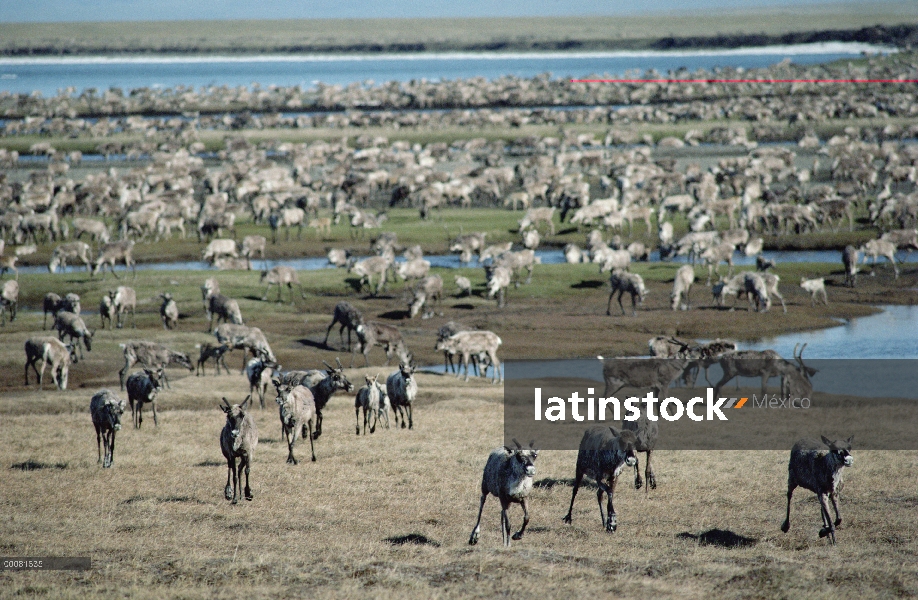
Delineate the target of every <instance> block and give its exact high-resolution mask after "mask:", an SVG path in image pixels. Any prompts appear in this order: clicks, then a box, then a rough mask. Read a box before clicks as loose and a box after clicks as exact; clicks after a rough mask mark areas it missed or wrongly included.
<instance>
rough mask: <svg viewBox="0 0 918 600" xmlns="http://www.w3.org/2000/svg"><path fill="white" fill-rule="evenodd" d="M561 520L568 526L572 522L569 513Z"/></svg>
mask: <svg viewBox="0 0 918 600" xmlns="http://www.w3.org/2000/svg"><path fill="white" fill-rule="evenodd" d="M561 520H562V521H563V522H565V523H567V524H568V525H570V524H571V522H572V519H571V513H567V514H566V515H565V516H563V517H561Z"/></svg>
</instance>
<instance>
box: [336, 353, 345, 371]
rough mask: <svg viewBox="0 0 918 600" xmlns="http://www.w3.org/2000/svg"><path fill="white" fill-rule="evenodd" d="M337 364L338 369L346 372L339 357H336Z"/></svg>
mask: <svg viewBox="0 0 918 600" xmlns="http://www.w3.org/2000/svg"><path fill="white" fill-rule="evenodd" d="M335 362H336V363H338V368H339V369H341V370H342V371H343V370H344V366H343V365H342V364H341V359H340V358H338V357H337V356H336V357H335Z"/></svg>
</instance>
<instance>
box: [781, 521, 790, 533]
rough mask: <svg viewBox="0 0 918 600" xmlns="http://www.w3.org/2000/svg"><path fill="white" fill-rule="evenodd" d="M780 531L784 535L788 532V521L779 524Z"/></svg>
mask: <svg viewBox="0 0 918 600" xmlns="http://www.w3.org/2000/svg"><path fill="white" fill-rule="evenodd" d="M781 531H783V532H784V533H787V532H788V531H790V521H784V523H782V524H781Z"/></svg>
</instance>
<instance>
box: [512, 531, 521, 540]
mask: <svg viewBox="0 0 918 600" xmlns="http://www.w3.org/2000/svg"><path fill="white" fill-rule="evenodd" d="M513 539H514V540H516V541H520V540H521V539H523V534H522V533H520V532H519V531H517V532H516V533H514V534H513Z"/></svg>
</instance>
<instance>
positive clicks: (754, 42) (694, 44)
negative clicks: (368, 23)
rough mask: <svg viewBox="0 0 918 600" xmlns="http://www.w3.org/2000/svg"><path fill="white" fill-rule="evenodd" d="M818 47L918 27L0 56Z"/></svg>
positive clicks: (909, 32) (54, 50) (898, 41)
mask: <svg viewBox="0 0 918 600" xmlns="http://www.w3.org/2000/svg"><path fill="white" fill-rule="evenodd" d="M818 42H860V43H867V44H877V45H886V46H896V47H900V48H908V47H912V46H916V45H918V24H914V23H903V24H900V25H874V26H871V27H862V28H859V29H830V30H819V31H801V32H792V33H783V34H775V35H770V34H765V33H761V34H717V35H713V36H694V37H663V38H642V39H626V40H621V39H608V40H576V39H564V40H533V41H526V40H518V39H514V40H500V39H498V40H493V41H490V42H486V43H472V44H452V43H449V42H413V43H390V44H373V43H360V44H290V45H284V44H276V45H270V46H254V45H252V46H226V47H215V48H211V49H207V50H203V49H201V48H200V47H198V46H196V45H194V44H188V45H167V46H159V47H155V48H154V47H147V48H123V47H115V46H93V47H86V46H57V45H48V44H45V45H40V46H18V47H8V48H2V49H0V56H8V57H39V56H96V55H111V54H123V55H140V56H142V55H146V54H204V55H206V54H211V55H227V54H229V55H251V54H253V53H254V54H386V53H422V52H527V51H528V52H552V51H565V50H577V51H581V52H584V51H612V50H702V49H730V48H741V47H749V46H776V45H788V44H811V43H818Z"/></svg>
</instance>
